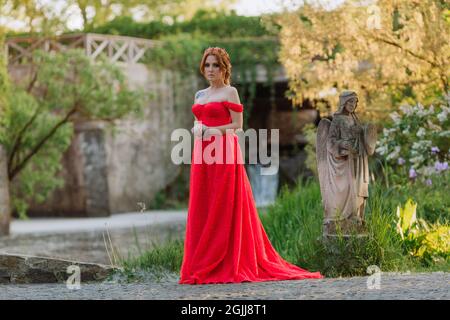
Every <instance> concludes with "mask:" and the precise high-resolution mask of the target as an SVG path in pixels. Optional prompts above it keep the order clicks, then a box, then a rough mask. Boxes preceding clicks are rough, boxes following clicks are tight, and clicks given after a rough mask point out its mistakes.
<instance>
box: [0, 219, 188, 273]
mask: <svg viewBox="0 0 450 320" xmlns="http://www.w3.org/2000/svg"><path fill="white" fill-rule="evenodd" d="M185 223H186V211H185V210H181V211H150V212H142V213H126V214H116V215H112V216H111V217H108V218H68V219H61V218H59V219H58V218H55V219H37V218H36V219H31V220H26V221H19V220H15V221H13V223H12V224H11V235H10V236H8V237H0V254H2V253H9V254H22V255H23V254H25V255H33V256H41V257H51V258H58V259H68V260H75V261H80V262H90V263H100V264H114V262H115V261H114V260H115V259H114V257H122V258H126V257H130V256H136V255H138V254H139V252H140V250H141V249H149V248H151V247H152V246H153V245H154V243H160V242H163V241H166V240H167V239H169V238H171V239H179V238H182V237H183V236H184V229H185ZM108 251H109V252H108Z"/></svg>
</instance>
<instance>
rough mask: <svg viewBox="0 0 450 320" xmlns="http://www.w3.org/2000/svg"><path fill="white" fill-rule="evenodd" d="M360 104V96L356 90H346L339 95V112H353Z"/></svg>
mask: <svg viewBox="0 0 450 320" xmlns="http://www.w3.org/2000/svg"><path fill="white" fill-rule="evenodd" d="M357 105H358V96H357V95H356V92H355V91H351V90H345V91H342V92H341V94H340V95H339V110H338V112H337V113H343V111H344V110H345V111H346V112H348V113H349V114H350V113H353V112H355V109H356V107H357Z"/></svg>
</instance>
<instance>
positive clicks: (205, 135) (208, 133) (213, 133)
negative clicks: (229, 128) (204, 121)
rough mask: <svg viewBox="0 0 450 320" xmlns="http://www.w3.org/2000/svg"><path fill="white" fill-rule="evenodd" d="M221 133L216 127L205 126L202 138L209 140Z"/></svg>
mask: <svg viewBox="0 0 450 320" xmlns="http://www.w3.org/2000/svg"><path fill="white" fill-rule="evenodd" d="M221 134H222V131H220V130H219V129H216V128H210V127H206V130H205V132H204V133H203V139H204V140H211V137H212V136H219V135H221Z"/></svg>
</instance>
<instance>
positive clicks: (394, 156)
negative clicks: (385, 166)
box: [386, 146, 400, 160]
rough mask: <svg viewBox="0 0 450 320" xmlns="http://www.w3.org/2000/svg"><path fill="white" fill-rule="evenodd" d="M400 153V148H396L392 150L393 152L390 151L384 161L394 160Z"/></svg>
mask: <svg viewBox="0 0 450 320" xmlns="http://www.w3.org/2000/svg"><path fill="white" fill-rule="evenodd" d="M399 153H400V147H399V146H396V147H395V148H394V151H392V152H391V153H390V154H389V155H388V156H387V157H386V160H391V159H396V158H397V157H398V156H399Z"/></svg>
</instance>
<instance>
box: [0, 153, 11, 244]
mask: <svg viewBox="0 0 450 320" xmlns="http://www.w3.org/2000/svg"><path fill="white" fill-rule="evenodd" d="M7 158H8V157H7V155H6V151H5V149H4V148H3V146H2V145H1V144H0V236H7V235H9V222H10V219H11V208H10V203H9V179H8V170H7V167H6V164H7V161H8V160H7Z"/></svg>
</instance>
